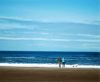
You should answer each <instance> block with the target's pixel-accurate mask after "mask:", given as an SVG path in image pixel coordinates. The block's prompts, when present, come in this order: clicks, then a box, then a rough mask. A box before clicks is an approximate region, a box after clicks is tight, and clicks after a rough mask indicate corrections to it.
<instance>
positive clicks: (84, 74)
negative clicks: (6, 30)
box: [0, 67, 100, 82]
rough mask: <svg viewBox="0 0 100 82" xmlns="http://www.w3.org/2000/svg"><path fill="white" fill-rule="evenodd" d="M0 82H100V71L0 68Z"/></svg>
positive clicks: (89, 69) (90, 69)
mask: <svg viewBox="0 0 100 82" xmlns="http://www.w3.org/2000/svg"><path fill="white" fill-rule="evenodd" d="M0 82H100V69H92V68H88V69H86V68H85V69H83V68H62V69H61V68H42V67H41V68H35V67H0Z"/></svg>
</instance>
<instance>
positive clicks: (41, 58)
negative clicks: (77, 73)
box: [0, 51, 100, 66]
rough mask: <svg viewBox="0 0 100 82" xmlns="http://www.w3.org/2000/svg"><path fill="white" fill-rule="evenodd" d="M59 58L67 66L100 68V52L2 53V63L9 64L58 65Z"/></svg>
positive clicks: (0, 61) (0, 53) (0, 60)
mask: <svg viewBox="0 0 100 82" xmlns="http://www.w3.org/2000/svg"><path fill="white" fill-rule="evenodd" d="M59 57H60V58H64V59H65V63H66V65H75V64H77V65H97V66H100V52H49V51H0V63H9V64H12V63H13V64H14V63H15V64H16V63H17V64H57V59H58V58H59Z"/></svg>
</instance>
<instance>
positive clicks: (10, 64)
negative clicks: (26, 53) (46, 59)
mask: <svg viewBox="0 0 100 82" xmlns="http://www.w3.org/2000/svg"><path fill="white" fill-rule="evenodd" d="M0 66H3V67H7V66H10V67H51V68H59V66H58V64H51V63H48V64H41V63H39V64H37V63H31V64H28V63H0ZM65 68H99V69H100V65H78V64H73V65H65Z"/></svg>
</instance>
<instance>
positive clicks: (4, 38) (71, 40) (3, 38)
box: [0, 37, 100, 43]
mask: <svg viewBox="0 0 100 82" xmlns="http://www.w3.org/2000/svg"><path fill="white" fill-rule="evenodd" d="M0 40H33V41H34V40H40V41H60V42H99V43H100V40H88V39H60V38H55V39H53V38H52V39H49V38H20V37H19V38H14V37H0Z"/></svg>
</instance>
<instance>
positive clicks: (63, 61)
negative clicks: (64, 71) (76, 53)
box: [62, 58, 65, 68]
mask: <svg viewBox="0 0 100 82" xmlns="http://www.w3.org/2000/svg"><path fill="white" fill-rule="evenodd" d="M62 66H63V67H64V68H65V59H64V58H62Z"/></svg>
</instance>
